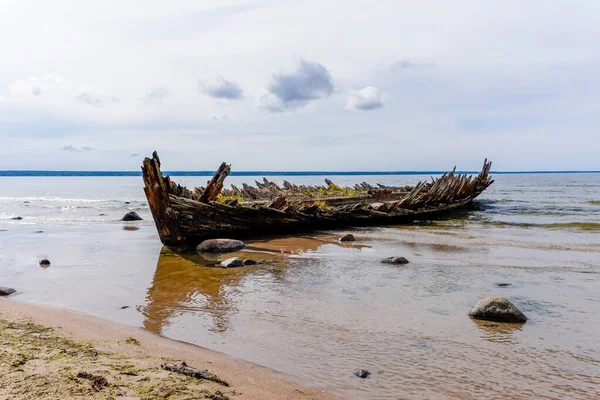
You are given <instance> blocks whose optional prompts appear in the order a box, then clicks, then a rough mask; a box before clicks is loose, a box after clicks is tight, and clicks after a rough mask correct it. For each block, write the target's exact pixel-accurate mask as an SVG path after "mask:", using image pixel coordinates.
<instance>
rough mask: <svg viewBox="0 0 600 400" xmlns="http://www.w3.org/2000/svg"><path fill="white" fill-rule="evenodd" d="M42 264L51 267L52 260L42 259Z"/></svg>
mask: <svg viewBox="0 0 600 400" xmlns="http://www.w3.org/2000/svg"><path fill="white" fill-rule="evenodd" d="M40 266H42V267H49V266H50V260H48V259H46V258H44V259H43V260H40Z"/></svg>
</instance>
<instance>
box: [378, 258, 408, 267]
mask: <svg viewBox="0 0 600 400" xmlns="http://www.w3.org/2000/svg"><path fill="white" fill-rule="evenodd" d="M381 262H382V263H384V264H395V265H399V264H408V260H407V259H406V258H404V257H387V258H384V259H383V260H381Z"/></svg>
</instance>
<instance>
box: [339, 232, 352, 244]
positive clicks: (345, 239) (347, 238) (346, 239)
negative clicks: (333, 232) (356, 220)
mask: <svg viewBox="0 0 600 400" xmlns="http://www.w3.org/2000/svg"><path fill="white" fill-rule="evenodd" d="M355 240H356V238H355V237H354V235H353V234H351V233H347V234H345V235H344V236H342V237H341V238H340V242H354V241H355Z"/></svg>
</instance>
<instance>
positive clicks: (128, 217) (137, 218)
mask: <svg viewBox="0 0 600 400" xmlns="http://www.w3.org/2000/svg"><path fill="white" fill-rule="evenodd" d="M141 220H142V217H140V216H139V215H138V213H136V212H135V211H130V212H128V213H127V214H125V216H124V217H123V218H122V219H121V221H141Z"/></svg>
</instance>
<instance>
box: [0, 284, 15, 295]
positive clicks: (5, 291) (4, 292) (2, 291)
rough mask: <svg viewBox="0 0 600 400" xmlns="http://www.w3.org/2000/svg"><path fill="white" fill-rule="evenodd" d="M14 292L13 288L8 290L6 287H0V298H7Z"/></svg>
mask: <svg viewBox="0 0 600 400" xmlns="http://www.w3.org/2000/svg"><path fill="white" fill-rule="evenodd" d="M15 292H16V290H15V289H13V288H9V287H6V286H0V296H9V295H11V294H13V293H15Z"/></svg>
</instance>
